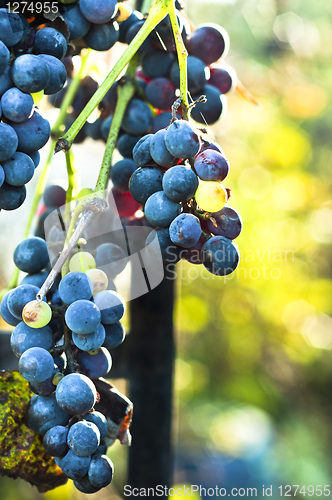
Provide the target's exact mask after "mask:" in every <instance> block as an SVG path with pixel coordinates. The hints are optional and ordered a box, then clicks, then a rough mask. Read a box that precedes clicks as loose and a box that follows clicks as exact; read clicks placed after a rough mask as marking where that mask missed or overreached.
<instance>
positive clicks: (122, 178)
mask: <svg viewBox="0 0 332 500" xmlns="http://www.w3.org/2000/svg"><path fill="white" fill-rule="evenodd" d="M137 168H138V167H137V165H136V163H135V162H134V160H131V159H130V158H124V159H123V160H120V161H118V162H117V163H115V164H114V165H113V166H112V168H111V171H110V179H111V181H112V183H113V186H114V187H115V188H116V189H119V190H120V191H128V190H129V188H128V183H129V179H130V177H131V176H132V174H133V173H134V172H135V170H136V169H137Z"/></svg>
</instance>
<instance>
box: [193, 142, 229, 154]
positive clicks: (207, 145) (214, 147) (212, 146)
mask: <svg viewBox="0 0 332 500" xmlns="http://www.w3.org/2000/svg"><path fill="white" fill-rule="evenodd" d="M207 149H212V150H213V151H218V153H221V154H222V155H224V151H223V149H222V147H221V146H219V144H217V143H216V142H209V141H205V140H204V139H203V140H202V144H201V147H200V150H199V151H198V153H197V155H196V158H197V156H198V155H199V154H201V153H203V152H204V151H206V150H207Z"/></svg>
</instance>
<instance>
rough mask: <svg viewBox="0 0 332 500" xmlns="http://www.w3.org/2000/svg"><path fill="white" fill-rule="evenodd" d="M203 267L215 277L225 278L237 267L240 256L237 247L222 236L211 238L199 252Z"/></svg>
mask: <svg viewBox="0 0 332 500" xmlns="http://www.w3.org/2000/svg"><path fill="white" fill-rule="evenodd" d="M201 258H202V263H203V265H204V267H205V268H206V269H207V270H208V271H210V273H212V274H214V275H216V276H227V275H228V274H231V273H232V272H233V271H234V270H235V269H236V268H237V266H238V264H239V260H240V256H239V252H238V249H237V246H236V245H235V244H234V243H233V242H232V241H231V240H229V239H228V238H225V237H224V236H213V237H212V238H210V239H209V240H207V241H206V242H205V243H204V245H203V247H202V250H201Z"/></svg>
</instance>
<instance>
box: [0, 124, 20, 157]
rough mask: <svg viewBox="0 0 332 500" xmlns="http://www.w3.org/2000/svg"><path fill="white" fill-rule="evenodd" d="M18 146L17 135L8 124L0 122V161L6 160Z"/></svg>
mask: <svg viewBox="0 0 332 500" xmlns="http://www.w3.org/2000/svg"><path fill="white" fill-rule="evenodd" d="M17 146H18V137H17V134H16V132H15V130H14V129H13V127H11V126H10V125H7V123H0V161H1V162H2V161H5V160H8V158H10V157H11V156H13V154H14V153H15V151H16V149H17Z"/></svg>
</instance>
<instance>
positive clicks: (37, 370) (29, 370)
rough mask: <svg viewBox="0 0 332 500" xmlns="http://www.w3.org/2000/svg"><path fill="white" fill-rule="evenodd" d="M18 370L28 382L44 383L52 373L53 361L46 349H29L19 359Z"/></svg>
mask: <svg viewBox="0 0 332 500" xmlns="http://www.w3.org/2000/svg"><path fill="white" fill-rule="evenodd" d="M18 369H19V371H20V373H21V375H22V377H24V378H25V379H26V380H28V382H44V380H46V379H48V378H49V377H51V375H52V373H53V370H54V361H53V358H52V356H51V354H50V353H49V352H48V351H46V349H43V348H42V347H30V348H29V349H27V350H26V351H24V353H23V354H22V356H21V357H20V360H19V362H18Z"/></svg>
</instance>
